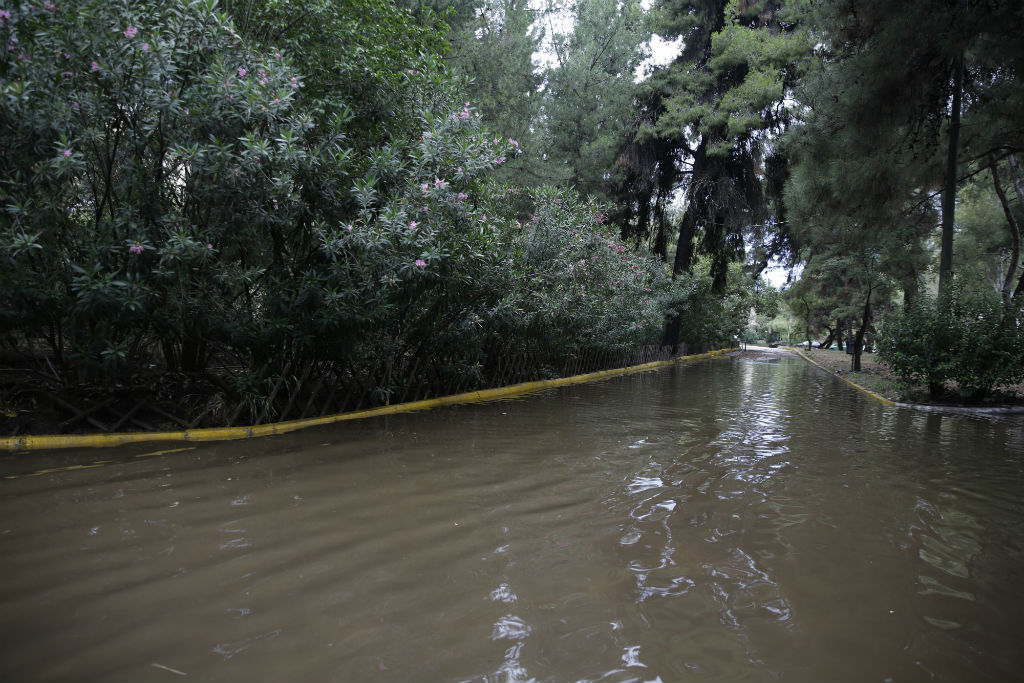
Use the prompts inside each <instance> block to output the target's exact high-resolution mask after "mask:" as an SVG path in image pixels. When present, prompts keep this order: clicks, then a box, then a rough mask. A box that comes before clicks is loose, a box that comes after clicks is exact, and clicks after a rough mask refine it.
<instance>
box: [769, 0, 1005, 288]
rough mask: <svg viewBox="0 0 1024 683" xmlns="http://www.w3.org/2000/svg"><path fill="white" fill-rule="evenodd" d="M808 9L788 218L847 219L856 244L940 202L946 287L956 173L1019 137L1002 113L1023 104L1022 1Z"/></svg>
mask: <svg viewBox="0 0 1024 683" xmlns="http://www.w3.org/2000/svg"><path fill="white" fill-rule="evenodd" d="M812 8H813V9H812V12H811V13H810V15H809V19H808V21H809V23H810V25H811V26H812V27H813V30H814V35H815V41H816V44H817V46H818V47H817V56H818V59H819V61H818V65H817V69H816V70H814V71H813V72H812V74H810V75H809V77H807V78H805V79H804V81H803V83H802V84H801V88H800V89H799V91H798V99H799V100H800V103H801V105H803V107H802V111H803V112H804V115H805V116H804V123H805V125H802V126H799V127H796V128H794V129H793V131H792V134H791V135H790V140H789V142H790V143H791V144H790V146H789V148H788V149H789V150H790V151H791V154H792V155H793V156H795V157H798V158H799V163H797V164H796V166H795V168H794V171H793V174H792V180H791V182H790V186H789V189H788V190H787V197H788V199H789V207H790V208H791V210H792V211H791V213H792V216H793V218H794V219H795V221H796V222H797V223H814V222H818V223H821V222H828V221H832V220H846V219H851V218H852V219H854V221H853V224H852V225H851V228H850V229H852V230H855V231H857V232H859V233H860V235H861V239H862V242H861V243H860V244H859V245H858V248H859V247H860V246H863V245H864V244H866V243H869V242H871V241H873V240H875V239H876V238H879V237H882V238H884V237H885V235H884V233H886V232H888V231H889V230H890V226H891V225H892V224H893V223H894V222H897V223H898V222H902V221H904V220H905V219H906V218H907V217H909V216H915V215H916V216H918V217H920V216H921V215H922V212H927V211H928V208H929V207H930V206H932V205H934V204H938V206H939V207H941V217H940V220H938V221H936V223H933V225H940V226H941V230H940V234H939V243H940V259H939V264H938V273H939V282H940V287H941V288H942V289H943V290H945V289H946V288H948V285H949V283H950V281H951V275H952V273H953V267H954V259H953V237H954V228H955V220H954V219H955V213H954V212H955V210H956V205H957V201H956V193H957V189H958V187H959V185H960V184H961V182H962V179H963V177H964V176H965V175H967V174H970V173H973V172H976V171H977V170H978V169H977V167H976V166H975V167H974V168H972V166H971V165H972V163H975V162H980V163H982V164H983V165H984V164H987V163H988V162H987V161H985V160H986V159H987V158H988V156H989V155H992V154H995V155H996V157H997V158H1001V157H1002V156H1005V155H1006V154H1008V153H1013V152H1014V151H1017V150H1019V149H1020V146H1021V144H1022V142H1024V138H1022V135H1021V133H1022V132H1024V125H1022V115H1021V109H1020V107H1019V106H1018V107H1016V108H1014V106H1013V105H1012V104H1011V105H1009V106H1008V103H1016V104H1017V105H1019V104H1021V103H1022V95H1021V85H1020V82H1019V78H1018V75H1019V73H1021V68H1022V67H1024V58H1022V52H1024V49H1022V48H1021V46H1020V41H1019V40H1018V39H1017V37H1016V36H1019V35H1020V32H1021V31H1022V30H1024V16H1022V15H1021V13H1020V11H1019V3H1016V2H1012V1H1011V0H987V1H984V2H971V3H966V2H963V1H962V0H945V1H943V2H923V1H921V0H918V1H915V2H901V3H892V2H887V1H885V0H847V1H845V2H839V3H818V4H815V5H813V6H812ZM938 197H941V201H939V202H936V201H935V198H938ZM924 236H926V235H920V236H919V238H923V237H924ZM910 243H912V244H914V243H916V242H914V241H911V242H910ZM897 248H899V247H897ZM905 286H908V287H911V288H913V287H914V286H915V284H914V283H912V282H909V281H908V282H906V283H905Z"/></svg>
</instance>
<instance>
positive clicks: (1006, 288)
mask: <svg viewBox="0 0 1024 683" xmlns="http://www.w3.org/2000/svg"><path fill="white" fill-rule="evenodd" d="M989 170H991V171H992V186H993V187H994V188H995V191H996V195H998V196H999V203H1000V204H1002V206H1003V213H1004V214H1005V215H1006V223H1007V225H1008V226H1009V228H1010V266H1009V267H1008V268H1007V269H1006V279H1005V280H1003V286H1002V287H1001V288H1000V293H1001V294H1002V296H1003V301H1006V302H1009V301H1010V298H1011V296H1012V295H1013V291H1012V290H1013V281H1014V280H1015V279H1016V275H1017V262H1018V261H1020V226H1019V225H1018V224H1017V217H1016V216H1014V215H1013V211H1012V210H1011V209H1010V202H1009V201H1008V200H1007V199H1006V193H1005V192H1003V184H1002V183H1001V182H1000V181H999V164H998V163H997V162H996V160H995V158H991V157H990V159H989ZM1011 170H1012V166H1011Z"/></svg>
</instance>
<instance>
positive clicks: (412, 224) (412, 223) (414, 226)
mask: <svg viewBox="0 0 1024 683" xmlns="http://www.w3.org/2000/svg"><path fill="white" fill-rule="evenodd" d="M417 225H419V223H417V222H416V221H409V229H410V230H415V229H416V226H417Z"/></svg>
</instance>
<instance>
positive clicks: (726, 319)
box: [665, 259, 756, 352]
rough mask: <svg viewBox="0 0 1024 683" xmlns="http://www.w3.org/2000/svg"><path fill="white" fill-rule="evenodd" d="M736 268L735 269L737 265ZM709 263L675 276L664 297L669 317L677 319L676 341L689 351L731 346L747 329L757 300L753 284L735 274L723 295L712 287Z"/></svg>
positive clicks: (713, 285) (712, 279)
mask: <svg viewBox="0 0 1024 683" xmlns="http://www.w3.org/2000/svg"><path fill="white" fill-rule="evenodd" d="M736 268H737V269H738V266H736ZM710 270H711V263H710V262H709V261H708V260H706V259H705V260H702V261H701V262H699V263H698V264H697V265H696V267H694V268H693V269H692V270H691V271H690V272H687V273H681V274H679V275H677V276H676V277H675V279H674V280H673V282H672V287H671V289H670V290H669V291H668V292H667V293H666V294H665V302H666V310H667V314H668V315H669V316H678V320H679V338H678V341H679V342H681V343H684V344H686V346H687V348H688V349H689V351H691V352H701V351H707V350H709V349H714V348H722V347H726V346H733V345H734V343H735V340H736V339H738V338H739V337H740V336H741V335H742V333H743V330H744V329H745V328H746V326H747V322H748V318H749V315H750V307H751V305H752V303H753V301H754V300H755V298H756V295H755V289H756V288H755V286H754V283H751V282H749V281H747V280H746V279H744V278H743V277H741V276H740V274H739V273H734V274H733V275H734V277H732V278H730V284H729V287H728V289H727V290H726V291H725V292H719V291H717V290H716V288H715V283H714V278H713V277H712V276H711V274H710Z"/></svg>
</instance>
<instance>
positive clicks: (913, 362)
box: [878, 288, 1024, 399]
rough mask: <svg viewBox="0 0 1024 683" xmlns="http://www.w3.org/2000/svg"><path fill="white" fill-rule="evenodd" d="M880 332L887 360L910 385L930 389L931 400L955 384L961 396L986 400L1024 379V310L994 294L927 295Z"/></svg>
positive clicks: (882, 353)
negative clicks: (993, 393)
mask: <svg viewBox="0 0 1024 683" xmlns="http://www.w3.org/2000/svg"><path fill="white" fill-rule="evenodd" d="M881 332H882V333H881V336H880V338H879V349H878V350H879V354H880V356H881V358H882V360H883V361H885V362H886V363H887V364H888V365H889V366H890V367H891V368H892V369H893V371H894V372H895V373H896V374H897V376H899V377H900V378H901V379H902V380H903V381H904V382H906V383H907V384H910V385H914V384H925V385H927V386H928V389H929V393H930V394H931V395H932V397H938V396H941V395H942V394H944V393H946V392H947V391H948V390H949V389H950V388H951V387H950V386H949V385H950V384H954V383H955V385H956V389H957V393H959V394H960V395H963V396H968V397H971V398H974V399H981V398H983V397H984V396H985V395H987V394H988V393H989V392H991V391H992V390H993V389H995V388H996V387H999V386H1003V385H1006V384H1013V383H1016V382H1019V381H1021V380H1022V379H1024V311H1022V307H1021V304H1020V303H1019V302H1018V303H1016V304H1005V303H1003V302H1002V301H1001V300H1000V299H999V297H998V295H997V294H995V293H991V294H967V293H965V292H964V291H962V290H961V289H959V288H953V290H952V291H951V292H950V293H949V294H946V295H943V296H940V297H938V298H934V299H933V298H929V297H923V296H922V297H920V298H919V299H918V301H917V302H916V303H915V304H913V305H911V306H908V307H906V308H904V309H903V310H902V311H899V312H897V313H895V314H893V315H890V316H889V317H888V318H886V320H885V324H884V326H883V329H882V331H881Z"/></svg>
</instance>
